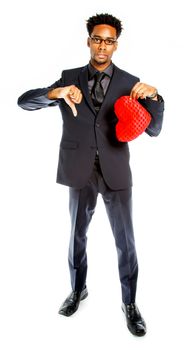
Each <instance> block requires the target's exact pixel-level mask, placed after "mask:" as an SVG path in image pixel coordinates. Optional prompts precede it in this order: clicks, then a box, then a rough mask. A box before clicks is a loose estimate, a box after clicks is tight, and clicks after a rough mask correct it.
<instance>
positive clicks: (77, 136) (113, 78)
mask: <svg viewBox="0 0 184 350" xmlns="http://www.w3.org/2000/svg"><path fill="white" fill-rule="evenodd" d="M87 30H88V33H89V37H88V40H87V45H88V47H89V49H90V55H91V58H90V62H89V64H88V65H86V66H85V67H81V68H76V69H71V70H65V71H63V73H62V77H61V79H59V80H58V81H56V82H55V83H54V84H53V85H51V86H49V87H48V88H43V89H34V90H30V91H28V92H26V93H24V94H23V95H22V96H20V97H19V99H18V105H19V106H20V107H22V108H24V109H26V110H36V109H39V108H45V107H48V106H56V105H58V106H59V108H60V110H61V113H62V118H63V134H62V139H61V144H60V154H59V163H58V171H57V182H58V183H60V184H63V185H67V186H69V193H70V215H71V237H70V245H69V268H70V275H71V286H72V292H71V294H70V295H69V296H68V298H67V299H66V300H65V302H64V303H63V304H62V306H61V308H60V310H59V313H60V314H61V315H65V316H71V315H72V314H73V313H74V312H75V311H76V310H77V309H78V307H79V304H80V301H81V300H83V299H85V298H86V297H87V295H88V291H87V287H86V276H87V255H86V232H87V229H88V225H89V223H90V220H91V218H92V215H93V213H94V211H95V206H96V201H97V196H98V193H101V195H102V197H103V200H104V203H105V206H106V210H107V214H108V217H109V221H110V224H111V227H112V231H113V235H114V238H115V244H116V248H117V255H118V267H119V276H120V282H121V290H122V301H123V304H122V309H123V311H124V313H125V316H126V321H127V326H128V328H129V330H130V332H131V333H132V334H134V335H137V336H143V335H145V333H146V324H145V321H144V319H143V318H142V316H141V313H140V312H139V309H138V307H137V305H136V302H135V297H136V285H137V276H138V263H137V256H136V249H135V242H134V233H133V225H132V213H131V199H132V195H131V186H132V177H131V171H130V167H129V150H128V144H127V142H119V141H118V140H117V138H116V135H115V125H116V123H117V118H116V116H115V114H114V103H115V101H116V100H117V99H118V98H119V97H120V96H122V95H130V96H131V97H132V98H135V99H139V101H140V102H141V103H142V105H143V106H144V107H145V108H146V109H147V110H148V111H149V112H150V114H151V117H152V119H151V122H150V124H149V126H148V128H147V129H146V132H147V133H148V134H149V135H150V136H157V135H158V134H159V132H160V130H161V126H162V118H163V109H164V106H163V105H164V102H163V99H162V97H161V96H159V95H158V92H157V89H156V88H155V87H152V86H150V85H147V84H144V83H141V82H140V81H139V79H138V78H137V77H135V76H133V75H131V74H129V73H127V72H125V71H123V70H120V69H119V68H118V67H116V66H115V65H114V64H113V63H112V60H111V59H112V55H113V53H114V51H115V50H117V47H118V42H117V39H118V37H119V36H120V34H121V31H122V26H121V22H120V21H119V20H118V19H117V18H115V17H113V16H112V15H108V14H99V15H96V16H93V17H90V18H89V19H88V21H87ZM102 252H103V247H102ZM102 254H103V253H102ZM102 256H103V255H102Z"/></svg>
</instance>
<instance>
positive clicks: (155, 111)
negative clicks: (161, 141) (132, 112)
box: [139, 96, 164, 136]
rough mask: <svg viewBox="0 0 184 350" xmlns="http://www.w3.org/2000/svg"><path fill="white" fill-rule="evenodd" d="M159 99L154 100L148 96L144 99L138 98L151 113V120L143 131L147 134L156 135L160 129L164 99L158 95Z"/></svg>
mask: <svg viewBox="0 0 184 350" xmlns="http://www.w3.org/2000/svg"><path fill="white" fill-rule="evenodd" d="M158 98H159V100H158V101H154V100H151V99H149V98H146V99H145V100H142V99H139V102H140V103H141V104H142V106H143V107H144V108H146V109H147V111H148V112H149V113H150V114H151V122H150V124H149V126H148V127H147V129H146V130H145V132H146V133H147V134H148V135H149V136H158V135H159V134H160V131H161V129H162V124H163V114H164V100H163V98H162V97H161V96H158Z"/></svg>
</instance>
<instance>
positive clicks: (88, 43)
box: [87, 38, 90, 47]
mask: <svg viewBox="0 0 184 350" xmlns="http://www.w3.org/2000/svg"><path fill="white" fill-rule="evenodd" d="M87 46H88V47H90V38H88V39H87Z"/></svg>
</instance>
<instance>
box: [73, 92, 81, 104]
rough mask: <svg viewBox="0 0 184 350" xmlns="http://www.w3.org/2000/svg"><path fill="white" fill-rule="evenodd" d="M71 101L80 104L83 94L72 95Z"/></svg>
mask: <svg viewBox="0 0 184 350" xmlns="http://www.w3.org/2000/svg"><path fill="white" fill-rule="evenodd" d="M70 99H71V100H72V101H73V102H74V103H77V104H79V103H80V102H81V100H82V93H81V92H80V90H79V91H77V92H76V94H75V95H71V96H70Z"/></svg>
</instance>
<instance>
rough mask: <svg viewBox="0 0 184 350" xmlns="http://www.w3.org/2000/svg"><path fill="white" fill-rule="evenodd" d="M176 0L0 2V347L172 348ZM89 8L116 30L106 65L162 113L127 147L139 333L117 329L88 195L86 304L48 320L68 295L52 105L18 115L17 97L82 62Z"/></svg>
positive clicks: (177, 137) (116, 299)
mask: <svg viewBox="0 0 184 350" xmlns="http://www.w3.org/2000/svg"><path fill="white" fill-rule="evenodd" d="M181 5H182V1H179V0H175V1H174V2H173V1H172V2H171V1H168V2H165V1H161V0H154V1H151V2H150V1H146V0H140V1H129V2H128V1H126V2H125V1H121V2H119V1H116V0H114V1H109V0H106V1H104V0H101V1H99V0H94V1H92V2H91V3H90V2H85V3H84V4H83V2H82V1H81V0H79V1H75V2H71V1H68V2H64V1H59V0H52V1H47V0H45V1H39V0H32V1H29V2H28V1H23V0H17V1H6V3H4V4H3V7H1V14H0V16H1V18H0V25H1V28H0V34H1V65H0V69H1V73H0V77H1V84H0V90H1V91H0V100H1V127H0V152H1V158H0V159H1V161H0V162H1V163H0V164H1V170H0V175H1V182H0V185H1V195H0V199H1V238H0V239H1V242H0V267H1V277H0V283H1V287H0V293H1V296H0V318H1V325H0V330H1V339H0V342H1V343H2V345H1V349H3V350H7V349H19V350H22V349H26V350H29V349H31V350H32V349H44V350H47V349H52V350H57V349H63V348H67V349H77V350H78V349H81V350H83V349H90V350H91V349H100V348H103V349H105V348H107V347H108V348H109V349H112V348H113V349H122V348H124V349H125V348H126V349H129V350H133V349H141V350H143V349H147V350H148V349H149V350H152V349H156V348H163V347H164V348H168V349H173V348H174V347H175V346H176V344H177V343H178V344H180V345H179V346H180V348H182V344H183V343H184V341H183V311H184V308H183V293H184V287H183V265H184V257H183V233H184V229H183V226H184V225H183V215H184V214H183V194H184V190H183V189H184V188H183V176H184V172H183V167H182V163H183V146H184V142H183V130H184V123H183V100H182V97H183V62H184V50H183V49H184V41H183V34H182V33H183V28H182V22H183V10H182V6H181ZM100 12H103V13H104V12H108V13H112V14H113V15H115V16H117V17H118V18H120V19H121V20H122V22H123V24H124V31H123V33H122V36H121V38H120V40H119V49H118V50H117V52H116V53H115V55H114V63H115V64H116V65H118V66H119V67H120V68H122V69H125V70H127V71H129V72H130V73H132V74H135V75H137V76H139V77H140V79H141V81H143V82H146V83H149V84H150V85H153V86H156V87H157V88H158V90H159V92H160V94H162V95H163V96H164V99H165V103H166V109H165V121H164V125H163V130H162V133H161V134H160V136H159V137H158V138H150V137H149V136H148V135H146V134H144V135H142V136H141V137H140V138H138V139H137V140H135V141H133V142H132V143H131V144H130V150H131V167H132V172H133V179H134V187H133V196H134V197H133V198H134V202H133V203H134V228H135V238H136V245H137V252H138V257H139V268H140V274H139V282H138V293H137V303H138V306H139V308H140V310H141V312H142V314H143V316H144V318H145V320H146V322H147V326H148V333H147V335H146V337H144V338H141V339H137V338H135V337H133V336H132V335H131V334H130V333H129V332H128V330H127V328H126V324H125V319H124V316H123V314H122V311H121V293H120V283H119V279H118V270H117V258H116V251H115V246H114V241H113V236H112V233H111V230H110V226H109V223H108V219H107V217H106V213H105V209H104V206H103V202H102V199H101V197H100V196H99V200H98V204H97V208H96V213H95V215H94V217H93V220H92V223H91V226H90V229H89V231H88V262H89V271H88V283H87V284H88V289H89V297H88V299H86V300H85V301H84V302H83V303H81V306H80V309H79V311H78V312H77V313H76V314H75V315H73V316H72V317H71V318H64V317H62V316H59V315H58V314H57V312H58V309H59V306H60V304H61V303H62V302H63V300H64V299H65V297H66V296H67V295H68V293H69V292H70V281H69V272H68V264H67V250H68V242H69V232H70V221H69V214H68V189H67V187H64V186H60V185H58V184H56V183H55V179H56V169H57V160H58V152H59V143H60V137H61V132H62V123H61V116H60V112H59V109H58V108H57V107H56V108H52V109H49V108H48V109H45V110H40V111H35V112H26V111H24V110H21V109H20V108H18V106H17V104H16V103H17V98H18V96H19V95H21V94H22V93H23V92H24V91H26V90H29V89H31V88H37V87H45V86H48V85H50V84H51V83H53V82H54V81H55V80H57V79H59V77H60V74H61V71H62V70H63V69H66V68H74V67H78V66H82V65H85V64H86V63H87V62H88V60H89V49H88V48H87V46H86V40H87V32H86V28H85V20H86V19H88V17H89V16H91V15H94V14H96V13H100Z"/></svg>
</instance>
